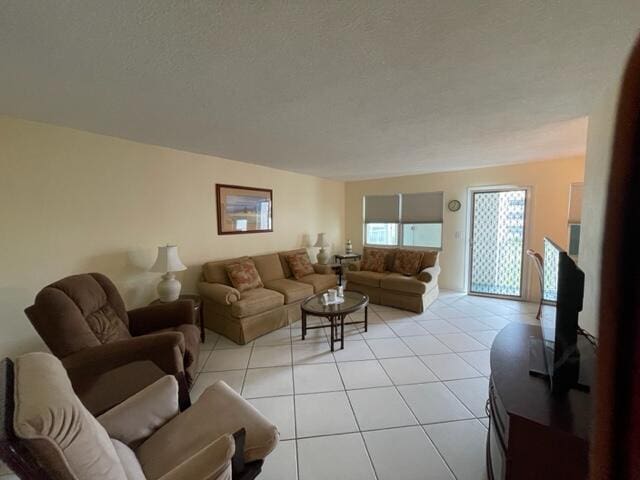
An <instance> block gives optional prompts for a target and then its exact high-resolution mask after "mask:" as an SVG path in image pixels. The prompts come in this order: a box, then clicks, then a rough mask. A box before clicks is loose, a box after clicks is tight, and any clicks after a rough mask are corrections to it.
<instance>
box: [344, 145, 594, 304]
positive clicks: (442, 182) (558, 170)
mask: <svg viewBox="0 0 640 480" xmlns="http://www.w3.org/2000/svg"><path fill="white" fill-rule="evenodd" d="M583 177H584V158H583V157H574V158H565V159H557V160H548V161H543V162H532V163H526V164H521V165H511V166H505V167H492V168H481V169H474V170H463V171H456V172H447V173H434V174H425V175H412V176H404V177H395V178H386V179H379V180H367V181H361V182H349V183H347V187H346V190H347V192H346V225H347V230H346V236H347V238H350V239H351V240H352V242H353V244H354V249H355V251H360V249H361V248H362V237H363V233H362V215H363V212H362V197H363V196H364V195H368V194H385V193H386V194H390V193H413V192H437V191H444V192H445V204H446V203H448V202H449V201H450V200H452V199H457V200H460V201H461V202H462V208H461V209H460V210H459V211H458V212H456V213H452V212H450V211H449V210H448V209H446V208H445V213H444V231H443V251H442V254H441V257H440V265H441V268H442V273H441V276H440V285H441V287H444V288H450V289H453V290H459V291H462V290H464V288H465V276H466V273H465V256H466V253H465V252H466V245H467V232H466V225H467V215H468V206H469V205H468V203H469V202H468V199H467V195H468V189H469V188H470V187H483V186H495V185H518V186H529V187H532V202H530V216H529V218H530V224H529V233H528V236H527V237H528V240H529V242H528V245H526V246H525V248H527V247H531V248H535V249H536V250H541V249H542V244H543V241H542V239H543V237H544V236H545V235H546V236H550V237H551V238H553V239H555V240H556V241H557V242H559V243H560V245H563V246H565V247H566V245H567V233H568V232H567V214H568V205H569V185H570V184H571V183H574V182H582V181H583ZM456 232H460V234H461V236H460V238H456ZM534 275H535V272H534V271H533V268H531V269H530V272H529V276H528V284H529V285H531V289H530V292H529V296H530V297H531V298H539V297H538V295H539V293H538V290H539V288H538V283H537V280H536V277H535V276H534ZM534 280H535V281H534Z"/></svg>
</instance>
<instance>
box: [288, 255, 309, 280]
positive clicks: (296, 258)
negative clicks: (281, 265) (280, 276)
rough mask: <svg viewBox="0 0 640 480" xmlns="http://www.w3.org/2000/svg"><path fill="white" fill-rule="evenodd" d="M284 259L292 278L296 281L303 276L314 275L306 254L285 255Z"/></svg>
mask: <svg viewBox="0 0 640 480" xmlns="http://www.w3.org/2000/svg"><path fill="white" fill-rule="evenodd" d="M285 258H286V259H287V264H288V265H289V269H290V270H291V273H292V274H293V278H295V279H296V280H300V279H301V278H302V277H304V276H305V275H311V274H312V273H315V270H314V269H313V265H312V264H311V260H309V254H308V253H307V252H304V253H294V254H293V255H287V256H286V257H285Z"/></svg>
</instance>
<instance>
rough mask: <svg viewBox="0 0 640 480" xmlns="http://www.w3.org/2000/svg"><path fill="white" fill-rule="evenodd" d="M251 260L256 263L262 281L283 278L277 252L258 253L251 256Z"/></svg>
mask: <svg viewBox="0 0 640 480" xmlns="http://www.w3.org/2000/svg"><path fill="white" fill-rule="evenodd" d="M251 260H253V263H255V264H256V268H257V269H258V273H259V274H260V278H261V279H262V282H263V283H264V282H268V281H269V280H277V279H280V278H284V270H283V269H282V263H281V262H280V257H279V256H278V254H277V253H271V254H269V255H258V256H255V257H251Z"/></svg>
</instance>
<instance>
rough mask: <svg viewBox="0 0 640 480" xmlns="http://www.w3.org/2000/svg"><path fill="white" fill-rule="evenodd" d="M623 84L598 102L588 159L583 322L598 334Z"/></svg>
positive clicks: (591, 119) (582, 241)
mask: <svg viewBox="0 0 640 480" xmlns="http://www.w3.org/2000/svg"><path fill="white" fill-rule="evenodd" d="M618 94H619V86H616V87H615V88H613V87H612V88H611V89H610V90H609V91H608V92H607V93H606V94H605V95H604V96H603V97H602V98H601V99H600V100H599V101H598V103H597V105H596V106H595V108H594V109H593V112H592V113H591V115H590V116H589V132H588V135H587V159H586V166H585V188H584V196H583V200H582V201H583V208H582V211H583V212H588V215H584V216H583V220H582V228H581V231H580V260H579V262H578V263H579V265H580V268H582V270H583V271H584V273H585V282H584V302H583V308H582V312H581V313H580V325H581V326H582V327H583V328H584V329H586V330H587V331H588V332H590V333H592V334H594V335H597V334H598V325H599V322H598V316H599V312H598V310H599V308H600V264H601V262H602V238H603V235H604V222H605V210H606V201H607V189H608V184H609V170H610V168H611V153H612V150H611V149H612V147H613V133H614V127H615V116H616V111H617V106H618V105H617V104H618V102H617V100H618Z"/></svg>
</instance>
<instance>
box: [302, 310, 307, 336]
mask: <svg viewBox="0 0 640 480" xmlns="http://www.w3.org/2000/svg"><path fill="white" fill-rule="evenodd" d="M306 334H307V314H306V313H305V312H302V340H304V337H305V335H306Z"/></svg>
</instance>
